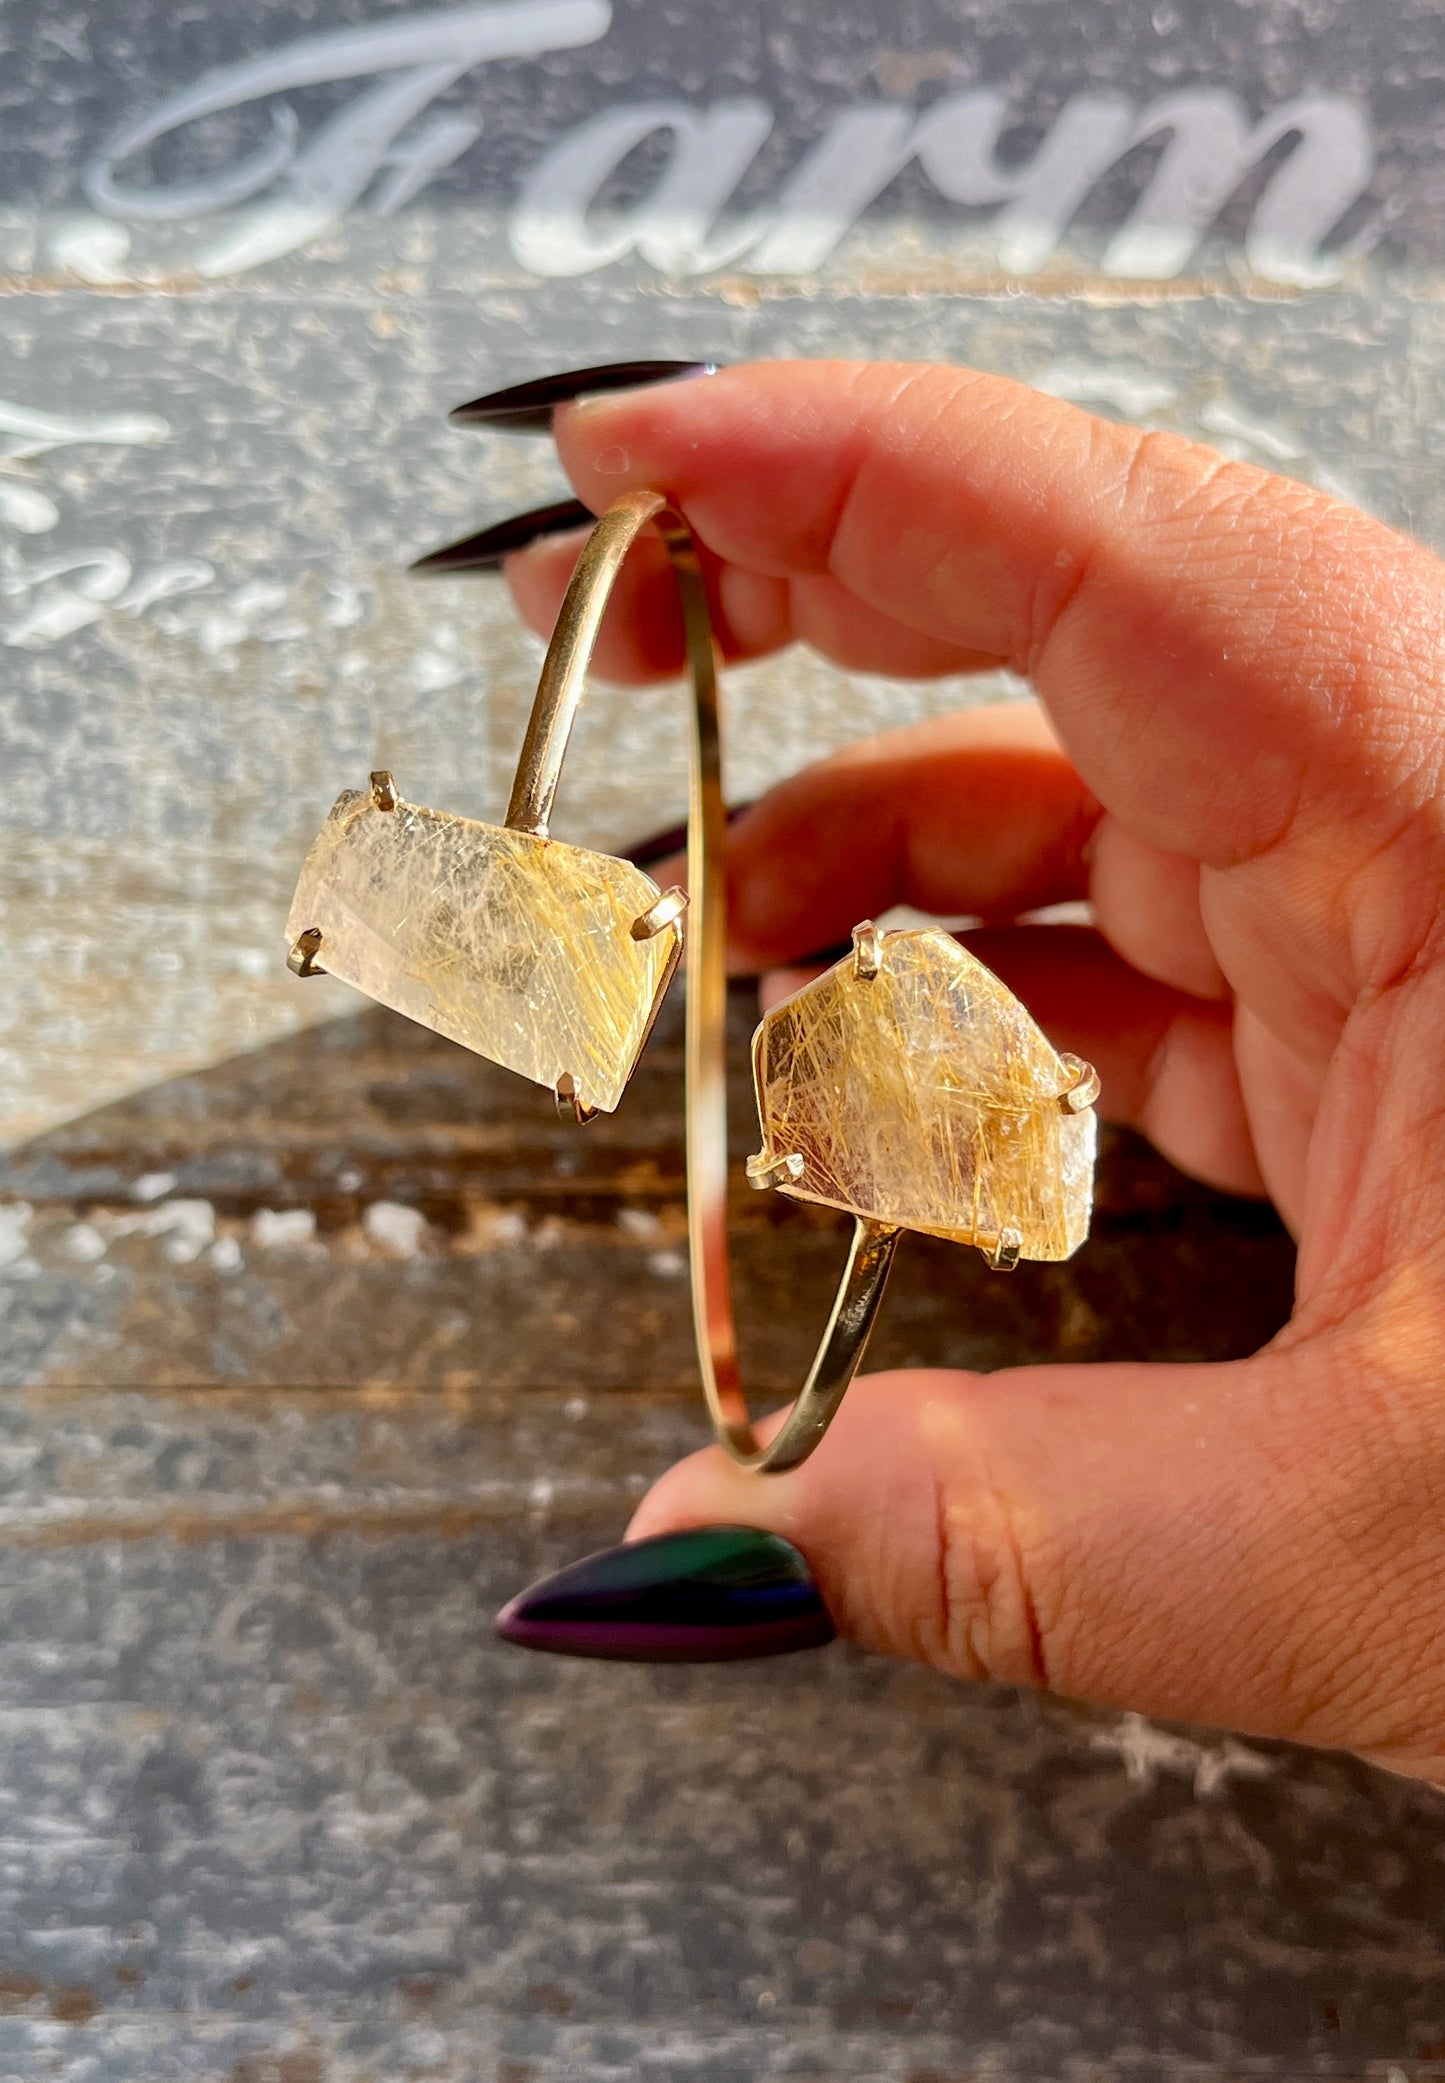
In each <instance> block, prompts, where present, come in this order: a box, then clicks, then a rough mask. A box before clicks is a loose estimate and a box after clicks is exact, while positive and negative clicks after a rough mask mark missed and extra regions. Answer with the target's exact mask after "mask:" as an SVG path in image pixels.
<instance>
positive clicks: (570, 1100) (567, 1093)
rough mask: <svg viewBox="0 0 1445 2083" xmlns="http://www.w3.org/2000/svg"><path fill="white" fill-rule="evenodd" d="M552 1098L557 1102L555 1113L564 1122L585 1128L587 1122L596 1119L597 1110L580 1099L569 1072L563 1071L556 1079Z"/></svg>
mask: <svg viewBox="0 0 1445 2083" xmlns="http://www.w3.org/2000/svg"><path fill="white" fill-rule="evenodd" d="M552 1096H553V1098H554V1099H555V1100H556V1102H557V1112H558V1113H559V1114H560V1115H561V1116H562V1119H563V1120H564V1121H576V1122H579V1123H581V1124H582V1125H584V1126H585V1124H586V1123H587V1122H589V1121H595V1120H596V1119H597V1113H598V1110H597V1108H596V1107H594V1106H592V1105H591V1104H590V1102H589V1101H587V1100H585V1099H584V1098H583V1097H582V1094H581V1093H580V1092H579V1091H578V1089H577V1080H576V1079H575V1078H574V1077H573V1075H572V1073H571V1071H570V1070H564V1071H563V1073H562V1075H561V1077H560V1078H558V1080H557V1083H556V1085H555V1087H554V1088H553V1095H552Z"/></svg>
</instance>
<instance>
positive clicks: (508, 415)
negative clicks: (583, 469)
mask: <svg viewBox="0 0 1445 2083" xmlns="http://www.w3.org/2000/svg"><path fill="white" fill-rule="evenodd" d="M717 366H718V365H717V363H716V362H599V363H598V365H597V366H596V367H595V368H592V369H568V370H566V371H565V372H564V373H563V374H562V375H560V376H538V377H535V378H533V380H532V381H531V382H530V383H514V384H511V385H509V386H508V388H507V389H506V390H504V391H488V392H487V395H486V396H485V397H484V398H473V399H472V400H471V402H470V404H467V405H458V406H457V407H456V409H455V410H454V411H453V412H451V413H449V414H448V415H447V416H448V418H449V419H451V420H452V421H453V422H454V423H455V424H456V425H457V426H459V427H486V428H488V429H490V430H491V431H492V432H494V433H498V434H550V433H551V431H552V414H553V412H554V411H555V410H556V408H557V407H558V406H559V405H570V404H571V402H572V400H573V399H574V398H595V397H598V396H600V395H601V393H602V392H603V391H638V390H642V389H643V388H644V386H645V385H647V384H649V383H676V382H677V381H678V380H679V379H680V378H682V377H684V376H715V375H716V374H717Z"/></svg>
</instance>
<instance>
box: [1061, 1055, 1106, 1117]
mask: <svg viewBox="0 0 1445 2083" xmlns="http://www.w3.org/2000/svg"><path fill="white" fill-rule="evenodd" d="M1059 1061H1060V1063H1062V1064H1063V1066H1064V1069H1065V1070H1066V1071H1068V1073H1069V1075H1070V1077H1071V1078H1072V1080H1073V1083H1072V1084H1070V1085H1066V1086H1065V1087H1064V1090H1063V1091H1062V1092H1061V1093H1060V1094H1059V1101H1060V1104H1061V1105H1062V1106H1064V1107H1065V1108H1066V1109H1067V1110H1068V1112H1069V1113H1071V1114H1082V1113H1083V1111H1084V1109H1085V1107H1091V1106H1092V1105H1093V1104H1094V1101H1095V1100H1096V1099H1097V1098H1098V1097H1099V1073H1098V1072H1097V1071H1096V1070H1095V1068H1094V1066H1093V1064H1092V1063H1085V1061H1084V1059H1083V1057H1082V1056H1068V1055H1064V1056H1060V1058H1059Z"/></svg>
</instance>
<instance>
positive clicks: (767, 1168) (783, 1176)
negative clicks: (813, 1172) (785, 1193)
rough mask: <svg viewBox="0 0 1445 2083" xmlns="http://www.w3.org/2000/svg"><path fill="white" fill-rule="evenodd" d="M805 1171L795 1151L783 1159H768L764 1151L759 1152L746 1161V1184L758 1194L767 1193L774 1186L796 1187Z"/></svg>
mask: <svg viewBox="0 0 1445 2083" xmlns="http://www.w3.org/2000/svg"><path fill="white" fill-rule="evenodd" d="M806 1169H807V1167H806V1165H805V1164H804V1162H803V1159H802V1158H801V1157H800V1156H799V1155H798V1153H797V1151H796V1150H790V1151H789V1152H788V1153H787V1155H786V1156H785V1157H769V1155H768V1153H767V1151H766V1150H760V1151H759V1152H758V1154H757V1156H756V1157H750V1158H749V1159H748V1165H747V1171H748V1184H749V1186H752V1187H755V1188H756V1189H757V1191H758V1192H759V1193H768V1192H770V1191H771V1189H772V1188H773V1187H775V1186H796V1185H797V1183H798V1181H799V1180H800V1179H801V1178H802V1176H803V1173H804V1172H805V1170H806Z"/></svg>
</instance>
